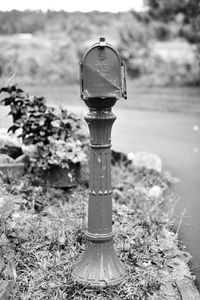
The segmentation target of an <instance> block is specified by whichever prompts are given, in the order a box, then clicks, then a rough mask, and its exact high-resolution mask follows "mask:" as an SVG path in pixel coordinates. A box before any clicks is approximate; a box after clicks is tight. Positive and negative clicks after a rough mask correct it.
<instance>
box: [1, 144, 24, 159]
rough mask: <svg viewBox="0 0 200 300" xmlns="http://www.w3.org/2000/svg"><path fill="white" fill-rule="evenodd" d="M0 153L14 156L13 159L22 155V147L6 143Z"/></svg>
mask: <svg viewBox="0 0 200 300" xmlns="http://www.w3.org/2000/svg"><path fill="white" fill-rule="evenodd" d="M0 153H4V154H7V155H8V156H10V157H12V158H13V159H16V158H17V157H19V156H20V155H22V153H23V152H22V148H21V147H16V146H9V145H6V146H5V147H4V148H1V149H0Z"/></svg>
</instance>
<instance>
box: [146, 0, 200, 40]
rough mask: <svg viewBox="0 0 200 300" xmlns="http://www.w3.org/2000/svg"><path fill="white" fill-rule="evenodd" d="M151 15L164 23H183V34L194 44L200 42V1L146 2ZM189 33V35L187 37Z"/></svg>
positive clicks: (157, 0)
mask: <svg viewBox="0 0 200 300" xmlns="http://www.w3.org/2000/svg"><path fill="white" fill-rule="evenodd" d="M146 3H147V4H148V6H149V14H150V15H151V16H152V17H153V18H155V19H160V20H163V21H164V22H169V21H173V20H175V19H176V18H177V20H178V21H179V22H180V23H182V24H181V25H182V26H181V29H180V31H181V34H182V35H183V36H185V37H187V38H188V40H189V41H190V42H192V43H199V42H200V5H199V0H175V1H174V0H170V1H165V0H146ZM187 33H188V35H187Z"/></svg>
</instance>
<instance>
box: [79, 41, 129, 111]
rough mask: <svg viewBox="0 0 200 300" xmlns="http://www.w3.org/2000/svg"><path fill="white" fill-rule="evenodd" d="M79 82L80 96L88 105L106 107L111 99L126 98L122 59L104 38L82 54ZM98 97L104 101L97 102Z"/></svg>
mask: <svg viewBox="0 0 200 300" xmlns="http://www.w3.org/2000/svg"><path fill="white" fill-rule="evenodd" d="M80 82H81V98H82V99H83V100H84V101H85V102H86V104H87V105H88V106H90V107H97V106H101V107H105V106H106V107H108V106H112V104H111V103H112V102H113V101H116V100H118V99H120V98H125V99H126V97H127V96H126V78H125V64H124V61H123V59H122V57H121V56H120V54H119V53H118V51H117V50H115V49H114V48H113V47H112V46H111V45H110V44H108V43H106V42H105V38H100V41H99V42H98V43H96V44H94V45H93V46H92V47H91V48H90V49H89V50H88V51H87V52H86V54H85V55H84V57H83V60H82V62H81V63H80ZM97 99H98V101H95V100H97ZM100 99H101V100H105V101H101V102H99V100H100ZM109 103H110V105H109ZM113 104H114V103H113Z"/></svg>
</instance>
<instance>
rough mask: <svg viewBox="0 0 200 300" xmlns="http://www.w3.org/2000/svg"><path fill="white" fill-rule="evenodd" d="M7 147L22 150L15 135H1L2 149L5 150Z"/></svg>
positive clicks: (0, 145) (0, 146)
mask: <svg viewBox="0 0 200 300" xmlns="http://www.w3.org/2000/svg"><path fill="white" fill-rule="evenodd" d="M5 146H15V147H20V148H21V143H20V141H19V139H18V138H17V137H16V136H15V135H13V134H12V135H10V134H8V133H2V132H1V134H0V149H1V148H5Z"/></svg>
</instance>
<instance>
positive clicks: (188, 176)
mask: <svg viewBox="0 0 200 300" xmlns="http://www.w3.org/2000/svg"><path fill="white" fill-rule="evenodd" d="M100 36H104V37H105V38H106V41H107V42H109V43H110V44H112V45H113V46H114V47H116V48H117V49H118V50H119V52H120V53H121V55H122V56H123V58H124V60H125V62H126V68H127V81H128V82H127V86H128V100H127V101H118V103H117V104H116V108H114V110H115V112H116V115H117V116H118V119H117V121H116V122H115V125H114V128H113V147H114V149H116V150H119V151H123V152H126V153H128V152H135V151H141V150H144V151H149V152H153V153H157V154H158V155H159V156H160V157H161V158H162V161H163V169H164V170H169V171H170V172H172V174H173V175H174V176H177V177H179V178H180V180H181V182H180V184H179V186H178V187H177V190H176V191H177V192H178V194H179V195H180V201H179V202H178V204H177V205H176V212H177V213H180V212H181V213H182V212H184V214H183V213H182V220H181V229H180V237H181V239H182V240H183V242H184V244H185V245H186V247H187V249H188V250H189V251H190V253H191V254H192V260H191V262H192V263H191V266H192V270H193V273H194V274H195V275H196V277H197V284H198V286H199V287H200V257H199V253H200V218H199V216H200V134H199V132H200V130H199V128H200V1H199V0H144V1H143V0H123V1H120V2H119V1H117V2H116V1H115V2H114V1H107V0H101V1H92V0H85V1H78V0H73V1H64V0H63V1H62V0H51V1H50V0H49V1H45V0H43V1H39V0H34V1H25V0H21V1H20V0H19V1H14V0H6V1H4V2H3V1H1V4H0V86H3V85H5V84H6V83H7V82H11V81H12V83H13V81H14V82H16V83H17V84H18V85H19V87H21V88H23V89H24V90H25V91H27V92H28V93H29V94H33V95H36V96H45V97H46V99H47V102H48V104H51V105H62V106H65V107H67V108H69V109H72V110H74V111H76V112H77V111H78V112H83V113H85V111H86V108H85V105H84V103H82V102H81V101H80V94H79V62H80V60H81V59H82V56H83V54H84V52H85V51H86V50H87V49H88V48H89V47H90V46H92V45H93V44H94V43H96V42H98V40H99V37H100ZM6 114H7V110H6V108H5V107H0V127H8V126H9V125H10V124H11V120H10V119H9V117H7V116H6ZM124 133H126V134H124Z"/></svg>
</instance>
